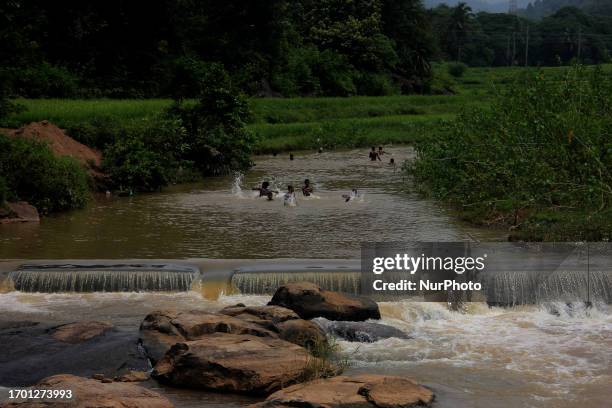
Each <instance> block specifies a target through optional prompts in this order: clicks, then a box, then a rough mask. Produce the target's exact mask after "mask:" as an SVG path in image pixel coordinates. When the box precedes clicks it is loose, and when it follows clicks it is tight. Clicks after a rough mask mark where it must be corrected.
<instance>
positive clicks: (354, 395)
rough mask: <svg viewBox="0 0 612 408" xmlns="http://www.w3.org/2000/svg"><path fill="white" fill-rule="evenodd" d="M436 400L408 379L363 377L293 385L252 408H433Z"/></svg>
mask: <svg viewBox="0 0 612 408" xmlns="http://www.w3.org/2000/svg"><path fill="white" fill-rule="evenodd" d="M433 399H434V394H433V392H432V391H431V390H429V389H428V388H425V387H423V386H421V385H419V384H417V383H416V382H414V381H412V380H410V379H407V378H401V377H392V376H384V375H360V376H355V377H349V376H340V377H334V378H329V379H320V380H314V381H311V382H308V383H304V384H297V385H293V386H291V387H287V388H284V389H282V390H280V391H277V392H275V393H274V394H272V395H270V396H269V397H268V398H267V399H266V400H265V401H263V402H261V403H259V404H255V405H253V406H252V408H273V407H302V408H315V407H316V408H318V407H325V408H349V407H350V408H374V407H378V408H394V407H397V408H408V407H423V406H430V405H431V403H432V401H433Z"/></svg>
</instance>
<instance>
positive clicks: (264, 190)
mask: <svg viewBox="0 0 612 408" xmlns="http://www.w3.org/2000/svg"><path fill="white" fill-rule="evenodd" d="M253 191H259V196H260V197H268V201H272V200H273V198H274V194H278V191H273V190H271V189H270V183H268V182H267V181H264V182H263V183H261V187H255V188H254V189H253Z"/></svg>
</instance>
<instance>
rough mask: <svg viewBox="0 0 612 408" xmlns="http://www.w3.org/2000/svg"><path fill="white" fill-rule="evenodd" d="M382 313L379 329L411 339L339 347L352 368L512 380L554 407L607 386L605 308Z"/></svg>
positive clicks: (427, 306)
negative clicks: (460, 372)
mask: <svg viewBox="0 0 612 408" xmlns="http://www.w3.org/2000/svg"><path fill="white" fill-rule="evenodd" d="M381 311H382V314H383V321H384V322H385V323H387V324H390V325H392V326H395V327H397V328H399V329H401V330H404V331H406V332H407V333H408V334H410V335H411V336H412V337H413V338H412V339H409V340H401V339H393V338H392V339H386V340H382V341H379V342H377V343H372V344H355V343H349V342H340V344H341V346H342V348H343V350H344V352H345V353H346V354H347V356H348V357H349V359H350V360H351V362H352V364H354V365H355V366H357V367H370V368H373V367H386V368H389V367H392V368H394V369H398V370H400V371H401V370H409V371H414V372H418V373H419V375H420V376H421V375H424V376H425V377H426V376H427V373H428V372H430V371H431V372H434V371H435V372H437V371H436V370H439V367H440V365H442V366H447V367H449V368H450V367H455V368H463V369H469V371H467V373H472V374H471V375H474V376H478V374H477V373H482V374H481V375H484V373H489V375H490V374H491V373H496V374H494V375H498V376H499V377H500V378H510V377H511V376H516V377H517V378H522V379H523V380H524V381H525V382H527V383H530V384H532V385H534V386H536V388H537V390H536V391H534V395H535V396H537V397H539V398H540V399H541V400H542V401H548V400H550V399H554V400H557V399H558V398H560V397H561V396H565V395H566V394H567V393H568V392H570V390H571V389H572V388H573V387H580V386H584V385H586V384H593V383H598V382H604V383H605V382H606V381H607V382H610V381H612V368H611V367H612V359H611V355H610V350H612V313H611V310H610V306H609V305H606V304H595V305H594V306H593V307H591V308H589V307H586V306H585V305H584V303H581V302H577V303H570V304H566V303H563V302H556V303H547V304H542V305H534V306H521V307H514V308H510V309H505V308H488V307H487V306H486V305H485V304H467V305H466V308H465V310H464V313H458V312H452V311H449V310H448V308H447V306H446V305H445V304H439V303H417V302H409V301H400V302H387V303H381ZM474 370H475V371H474ZM436 376H439V373H437V374H436ZM446 381H450V382H457V383H461V379H454V378H450V379H446ZM483 381H485V382H486V381H487V380H486V379H483ZM564 398H565V397H564ZM543 406H545V405H543ZM553 406H555V405H553ZM557 406H558V405H557Z"/></svg>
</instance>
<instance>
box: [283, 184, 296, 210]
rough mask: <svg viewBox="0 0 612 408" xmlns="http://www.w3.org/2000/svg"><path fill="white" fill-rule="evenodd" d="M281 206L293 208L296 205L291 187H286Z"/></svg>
mask: <svg viewBox="0 0 612 408" xmlns="http://www.w3.org/2000/svg"><path fill="white" fill-rule="evenodd" d="M283 204H284V205H289V206H294V205H295V204H296V200H295V190H294V188H293V186H292V185H288V186H287V192H286V193H285V195H284V196H283Z"/></svg>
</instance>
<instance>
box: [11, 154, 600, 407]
mask: <svg viewBox="0 0 612 408" xmlns="http://www.w3.org/2000/svg"><path fill="white" fill-rule="evenodd" d="M387 150H389V151H392V152H393V157H394V158H395V161H396V163H400V162H401V161H402V159H403V158H411V157H412V156H413V151H412V149H410V148H407V147H401V148H400V147H398V148H388V149H387ZM366 155H367V152H364V151H358V150H354V151H346V152H335V153H323V154H303V155H296V159H295V160H294V161H289V160H287V157H280V156H279V157H271V156H270V157H261V158H258V159H257V165H256V167H255V169H254V170H253V171H252V172H249V173H248V174H246V175H245V176H244V178H243V179H242V180H240V179H237V178H235V177H223V178H215V179H211V180H207V181H206V182H204V183H199V184H193V185H184V186H177V187H173V188H169V189H167V190H166V191H165V192H163V193H161V194H152V195H138V196H136V197H133V198H112V199H109V200H107V199H105V198H101V199H98V200H96V201H95V202H94V203H92V204H91V205H90V206H89V207H88V208H87V209H85V210H81V211H75V212H71V213H68V214H62V215H58V216H54V217H50V218H45V219H43V221H42V222H41V224H40V225H10V226H3V227H1V228H0V259H8V258H21V259H34V258H37V259H66V258H74V259H78V258H95V259H120V258H121V259H123V258H130V259H132V258H165V259H172V258H225V259H224V260H219V259H217V260H214V259H213V260H209V261H204V260H201V261H200V262H199V263H200V264H201V265H203V266H202V268H201V269H202V274H203V279H204V280H203V282H202V285H201V286H197V285H196V286H194V287H193V288H192V290H190V291H185V292H180V293H153V292H141V293H131V292H130V293H128V292H123V293H24V292H19V291H15V290H10V288H4V289H3V288H1V287H0V292H5V293H0V321H37V322H43V323H45V324H55V323H64V322H68V321H75V320H108V321H111V322H113V323H114V325H115V326H116V327H117V328H119V329H120V330H125V331H129V332H131V333H133V334H134V335H137V333H136V332H137V328H138V326H139V324H140V322H141V321H142V318H143V317H144V316H145V315H146V314H147V313H149V312H150V311H152V310H155V309H179V310H198V309H199V310H218V309H220V308H222V307H224V306H228V305H232V304H236V303H245V304H250V305H262V304H265V303H267V301H268V300H269V299H270V297H269V296H268V295H266V296H262V295H245V294H240V293H237V292H236V291H235V290H231V288H228V286H227V284H226V283H225V282H224V281H223V280H222V279H221V280H215V279H211V280H207V279H206V277H207V276H210V275H213V274H218V275H219V276H227V273H229V272H231V271H235V270H237V269H240V270H243V271H249V270H250V269H252V270H253V271H257V270H263V271H266V273H267V274H268V273H269V272H270V271H272V272H273V271H278V272H283V273H293V272H295V271H303V270H313V268H314V266H313V265H315V264H316V265H324V269H321V270H327V269H329V270H332V269H334V268H340V269H341V268H342V267H344V266H345V265H346V264H345V263H344V261H341V259H342V258H346V259H355V258H358V256H359V244H360V242H362V241H417V240H422V241H427V240H430V241H445V240H448V241H456V240H464V239H474V238H476V239H480V240H483V241H486V240H492V239H499V238H500V234H499V233H498V232H489V231H484V230H478V229H473V228H469V227H468V226H466V225H464V224H462V223H460V222H458V221H456V220H454V219H453V218H452V216H451V215H450V214H449V213H447V212H446V211H445V210H444V209H442V208H440V207H439V206H437V205H436V204H435V203H433V202H431V201H427V200H423V199H422V198H421V197H419V196H418V195H416V194H415V193H414V192H411V191H406V183H404V180H403V179H402V175H401V172H400V171H399V169H398V168H393V167H392V166H389V165H388V163H387V162H388V159H389V157H387V158H385V162H383V163H378V162H377V163H371V162H369V161H367V156H366ZM304 178H309V179H311V180H312V181H313V182H314V185H315V194H316V197H313V198H304V197H301V195H300V194H298V196H297V206H296V207H287V206H284V205H283V200H282V199H280V197H279V198H277V199H275V200H274V201H272V202H268V201H266V200H264V199H259V198H256V197H253V193H252V191H250V188H252V187H253V186H255V185H256V184H257V183H259V182H261V181H262V180H264V179H266V180H270V181H271V182H272V183H273V185H274V186H275V187H276V188H279V189H280V188H282V187H283V186H284V185H286V184H288V183H292V184H294V185H300V183H301V182H302V181H303V179H304ZM351 188H357V189H358V190H359V192H360V193H361V197H358V198H357V199H356V200H352V201H350V202H348V203H346V202H345V201H344V200H343V199H342V198H341V195H342V194H346V193H348V192H349V191H350V189H351ZM247 258H258V260H257V261H248V260H246V259H247ZM262 258H263V259H262ZM268 258H284V259H277V260H274V261H272V260H269V259H268ZM291 258H321V259H324V260H325V259H331V258H334V259H336V260H334V261H327V262H328V263H329V264H328V265H325V261H316V262H315V261H314V260H310V261H309V260H301V261H298V260H295V259H291ZM262 262H263V263H268V262H269V263H270V264H269V265H268V264H266V265H263V264H262ZM350 263H351V261H348V265H350ZM3 264H4V265H3ZM311 264H312V265H311ZM11 265H12V264H10V263H9V262H1V261H0V270H3V268H4V270H7V268H8V269H9V270H10V268H11V267H12V266H11ZM249 268H250V269H249ZM325 268H327V269H325ZM315 270H316V269H315ZM244 279H248V278H244ZM258 279H271V277H270V276H269V274H268V275H260V276H259V277H258ZM380 306H381V312H382V317H383V323H385V324H389V325H392V326H394V327H396V328H398V329H400V330H403V331H405V332H407V333H408V334H409V335H410V336H411V338H410V339H403V340H401V339H394V338H391V339H386V340H381V341H378V342H375V343H371V344H365V343H350V342H346V341H342V340H339V342H338V344H339V346H340V350H341V352H342V353H343V354H344V355H345V356H346V358H347V359H348V361H349V363H350V365H349V368H348V374H351V373H360V372H368V373H380V374H393V375H402V376H408V377H411V378H414V379H416V380H418V381H420V382H422V383H424V384H426V385H427V386H429V387H431V388H432V389H434V391H435V393H436V395H437V402H436V403H435V406H436V407H440V408H447V407H448V408H450V407H453V408H457V407H459V408H463V407H466V408H467V407H477V408H480V407H482V408H490V407H502V408H506V407H507V408H516V407H534V408H565V407H567V408H570V407H572V408H573V407H607V406H611V405H610V398H609V397H610V389H611V386H612V360H611V358H612V357H611V356H612V353H610V350H612V313H611V311H610V306H609V305H606V304H599V303H596V304H595V305H594V307H592V308H585V307H584V305H583V304H580V303H576V304H571V305H569V306H568V305H566V304H565V303H559V304H552V305H551V304H541V305H532V306H522V307H514V308H489V307H487V306H486V304H484V303H470V304H467V306H466V308H465V310H463V312H462V313H458V312H451V311H449V310H448V308H447V306H446V305H445V304H438V303H423V302H411V301H397V302H382V303H381V304H380ZM3 385H4V384H0V387H2V386H3ZM146 386H147V387H151V388H154V389H156V390H158V391H160V392H162V393H163V394H164V395H167V396H168V397H169V398H171V399H172V400H173V401H174V402H175V404H176V405H177V406H178V407H226V406H229V407H238V406H244V405H247V404H249V403H252V402H255V401H257V399H254V398H250V397H244V396H233V395H223V394H215V393H209V392H194V391H187V390H180V389H173V388H166V387H162V386H159V385H157V384H156V383H154V382H153V381H150V382H148V383H147V384H146Z"/></svg>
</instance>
